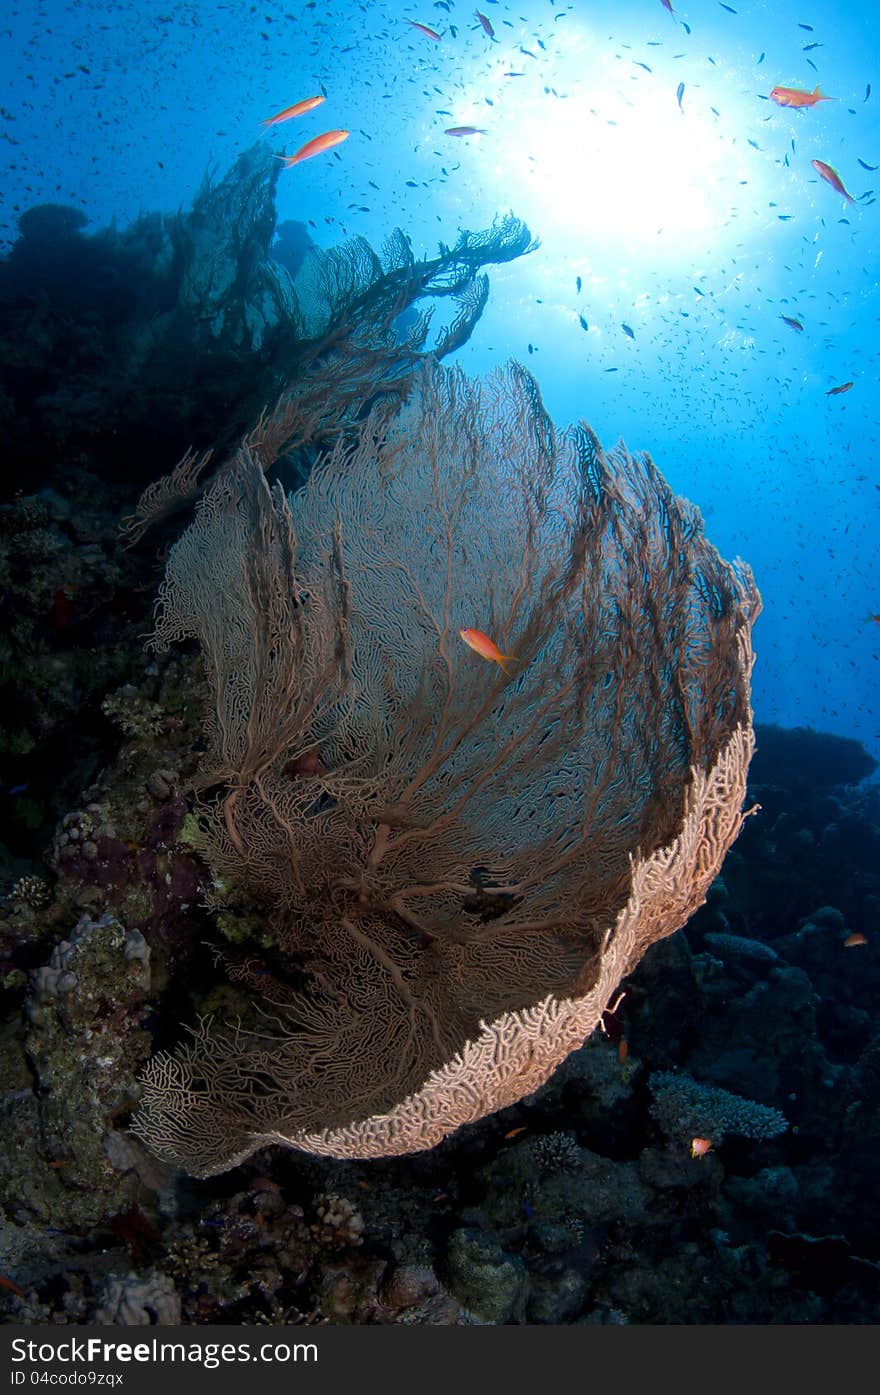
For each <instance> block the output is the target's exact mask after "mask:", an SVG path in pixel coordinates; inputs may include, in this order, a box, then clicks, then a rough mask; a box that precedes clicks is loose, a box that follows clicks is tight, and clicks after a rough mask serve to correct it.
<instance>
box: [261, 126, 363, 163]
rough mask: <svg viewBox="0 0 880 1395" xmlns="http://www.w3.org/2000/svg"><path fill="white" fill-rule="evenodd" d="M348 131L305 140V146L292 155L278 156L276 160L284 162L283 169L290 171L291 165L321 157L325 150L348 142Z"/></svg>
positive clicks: (327, 132) (326, 132)
mask: <svg viewBox="0 0 880 1395" xmlns="http://www.w3.org/2000/svg"><path fill="white" fill-rule="evenodd" d="M348 137H349V132H348V131H325V132H324V133H323V135H320V136H315V137H314V139H313V140H307V141H306V143H305V145H301V146H300V148H299V150H297V151H296V153H295V154H294V155H279V156H278V159H279V160H283V161H284V168H285V169H290V166H291V165H298V164H299V163H300V161H301V160H310V159H311V158H312V156H313V155H321V154H323V152H324V151H325V150H332V149H333V147H334V145H339V144H341V142H342V141H344V140H348Z"/></svg>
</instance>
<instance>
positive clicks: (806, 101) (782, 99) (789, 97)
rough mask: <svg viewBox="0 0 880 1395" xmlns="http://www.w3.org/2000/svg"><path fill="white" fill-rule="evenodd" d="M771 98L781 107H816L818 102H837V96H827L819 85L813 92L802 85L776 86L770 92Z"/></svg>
mask: <svg viewBox="0 0 880 1395" xmlns="http://www.w3.org/2000/svg"><path fill="white" fill-rule="evenodd" d="M770 100H771V102H775V103H776V105H777V106H780V107H797V108H802V107H814V106H815V105H816V103H817V102H836V101H837V98H836V97H826V96H825V94H824V92H820V91H819V89H818V87H814V88H813V90H812V92H807V91H805V90H804V89H803V88H802V87H774V88H773V91H772V92H771V93H770Z"/></svg>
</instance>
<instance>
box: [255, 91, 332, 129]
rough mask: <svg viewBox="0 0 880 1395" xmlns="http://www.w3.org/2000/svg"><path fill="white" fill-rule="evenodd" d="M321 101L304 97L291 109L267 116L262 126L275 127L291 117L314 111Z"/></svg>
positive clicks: (321, 99) (318, 98) (320, 99)
mask: <svg viewBox="0 0 880 1395" xmlns="http://www.w3.org/2000/svg"><path fill="white" fill-rule="evenodd" d="M323 101H324V98H323V97H304V98H303V100H302V101H301V102H294V104H293V106H292V107H285V108H284V110H283V111H276V113H275V115H274V116H267V117H266V120H265V121H264V122H262V125H263V126H277V125H278V123H279V122H280V121H289V120H290V118H291V117H292V116H302V115H303V113H304V112H307V111H314V109H315V107H319V106H320V105H321V103H322V102H323Z"/></svg>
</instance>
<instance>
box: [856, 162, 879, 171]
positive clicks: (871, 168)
mask: <svg viewBox="0 0 880 1395" xmlns="http://www.w3.org/2000/svg"><path fill="white" fill-rule="evenodd" d="M859 164H860V165H861V167H862V169H863V170H877V169H880V165H869V164H867V163H866V161H864V160H859Z"/></svg>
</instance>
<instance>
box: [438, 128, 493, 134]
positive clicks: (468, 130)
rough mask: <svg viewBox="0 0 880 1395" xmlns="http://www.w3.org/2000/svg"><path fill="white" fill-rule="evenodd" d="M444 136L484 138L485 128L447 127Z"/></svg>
mask: <svg viewBox="0 0 880 1395" xmlns="http://www.w3.org/2000/svg"><path fill="white" fill-rule="evenodd" d="M443 134H444V136H484V135H485V134H486V127H485V126H447V127H446V130H445V131H444V132H443Z"/></svg>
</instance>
